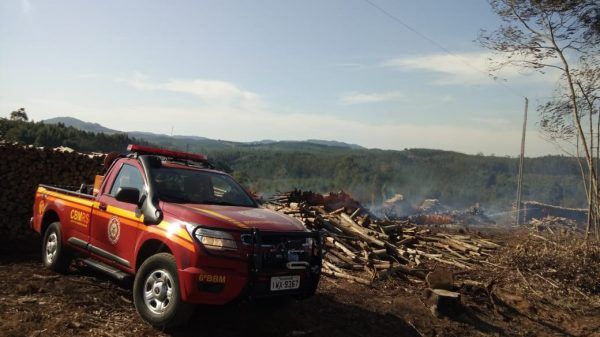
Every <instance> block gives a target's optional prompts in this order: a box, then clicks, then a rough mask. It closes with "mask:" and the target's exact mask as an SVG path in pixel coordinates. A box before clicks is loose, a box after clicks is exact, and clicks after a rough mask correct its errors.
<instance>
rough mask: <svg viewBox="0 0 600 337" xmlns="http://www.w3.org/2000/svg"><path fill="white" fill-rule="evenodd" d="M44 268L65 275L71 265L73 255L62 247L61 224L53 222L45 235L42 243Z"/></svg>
mask: <svg viewBox="0 0 600 337" xmlns="http://www.w3.org/2000/svg"><path fill="white" fill-rule="evenodd" d="M42 259H43V260H44V266H45V267H46V268H49V269H50V270H53V271H55V272H58V273H64V272H66V271H67V270H68V269H69V265H70V264H71V255H70V254H69V251H68V250H67V248H66V247H64V246H63V245H62V239H61V233H60V222H53V223H51V224H50V226H48V229H47V230H46V232H45V233H44V241H43V242H42Z"/></svg>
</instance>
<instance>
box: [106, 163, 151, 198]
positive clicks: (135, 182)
mask: <svg viewBox="0 0 600 337" xmlns="http://www.w3.org/2000/svg"><path fill="white" fill-rule="evenodd" d="M120 187H134V188H137V189H138V190H139V191H140V193H141V192H143V191H144V178H143V177H142V174H141V173H140V171H139V170H138V169H137V168H136V167H134V166H131V165H127V164H125V165H123V166H122V167H121V170H120V171H119V174H118V175H117V178H116V179H115V181H114V182H113V185H112V187H111V189H110V195H112V196H115V195H116V194H117V191H118V190H119V188H120Z"/></svg>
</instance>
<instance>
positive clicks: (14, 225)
mask: <svg viewBox="0 0 600 337" xmlns="http://www.w3.org/2000/svg"><path fill="white" fill-rule="evenodd" d="M101 171H102V157H101V156H88V155H84V154H79V153H75V152H61V151H55V150H53V149H40V148H34V147H24V146H21V145H15V144H6V143H4V144H0V177H2V178H1V179H0V216H1V217H2V221H0V240H2V241H6V242H11V241H12V242H17V243H18V242H19V241H20V240H22V239H24V238H27V237H30V236H31V235H32V232H31V229H30V228H29V219H30V217H31V215H32V208H33V199H34V195H35V190H36V188H37V185H38V184H51V185H61V186H75V187H78V186H80V184H82V183H92V182H93V181H94V176H95V175H96V174H98V173H100V172H101Z"/></svg>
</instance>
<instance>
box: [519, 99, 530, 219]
mask: <svg viewBox="0 0 600 337" xmlns="http://www.w3.org/2000/svg"><path fill="white" fill-rule="evenodd" d="M528 106H529V100H528V99H527V97H525V113H524V116H523V134H522V136H521V157H520V158H519V176H518V177H517V215H516V223H517V226H519V225H520V224H521V196H522V194H523V165H524V162H525V133H526V132H527V108H528Z"/></svg>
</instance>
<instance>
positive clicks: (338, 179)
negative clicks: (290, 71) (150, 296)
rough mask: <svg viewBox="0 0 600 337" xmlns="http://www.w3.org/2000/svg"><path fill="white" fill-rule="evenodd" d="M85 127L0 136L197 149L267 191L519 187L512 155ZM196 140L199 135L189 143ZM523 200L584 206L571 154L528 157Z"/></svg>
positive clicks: (103, 147) (486, 194) (17, 125)
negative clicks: (239, 139) (222, 138)
mask: <svg viewBox="0 0 600 337" xmlns="http://www.w3.org/2000/svg"><path fill="white" fill-rule="evenodd" d="M149 135H151V136H149V137H144V134H143V133H137V134H136V136H138V137H140V138H141V139H135V138H130V137H129V136H128V135H126V134H122V133H115V134H110V135H108V134H103V133H93V132H84V131H80V130H77V129H75V128H73V127H66V126H64V125H62V124H59V125H48V124H44V123H32V122H21V121H11V120H6V119H0V137H1V138H2V139H4V140H8V141H19V142H22V143H26V144H34V145H38V146H54V147H55V146H61V145H63V146H68V147H71V148H74V149H76V150H79V151H83V152H90V151H124V150H125V148H126V146H127V144H129V143H132V142H138V143H139V142H142V141H146V142H148V143H153V144H156V145H159V146H162V147H168V148H173V149H179V150H186V149H187V150H189V151H193V152H202V153H205V154H207V155H208V156H209V158H210V159H211V160H212V161H213V162H215V163H216V164H217V165H218V166H219V167H220V168H222V169H224V170H226V171H229V172H232V173H233V175H234V176H235V177H236V178H238V179H239V180H240V181H242V182H243V183H244V184H246V185H247V186H248V187H249V188H250V189H252V190H255V191H259V192H263V193H270V192H275V191H278V190H279V191H281V190H288V189H291V188H301V189H312V190H316V191H323V192H326V191H338V190H344V191H347V192H349V193H351V194H352V195H353V196H354V197H356V198H358V199H359V200H361V201H362V202H363V203H365V204H371V203H375V204H378V203H380V202H381V201H382V200H383V199H385V198H389V197H390V196H393V195H394V194H396V193H400V194H403V195H404V196H405V198H406V199H408V200H409V201H411V202H418V201H420V200H421V199H422V198H439V199H440V200H441V201H442V202H443V203H445V204H449V205H452V206H456V207H466V206H469V205H471V204H473V203H475V202H480V203H481V204H482V205H483V206H484V207H488V208H498V209H507V208H509V207H510V204H511V202H512V201H513V200H514V198H515V194H516V192H515V191H516V179H515V177H516V175H517V163H518V160H517V159H515V158H507V157H495V156H478V155H466V154H462V153H457V152H449V151H439V150H426V149H410V150H404V151H391V150H375V149H362V148H352V147H346V146H331V145H328V144H318V143H311V142H264V143H263V142H261V143H236V142H226V141H217V140H210V139H206V138H201V137H188V138H185V139H184V140H183V141H182V138H181V137H168V136H157V135H155V134H149ZM192 139H196V140H197V142H193V141H192ZM524 199H525V200H528V199H531V200H538V201H542V202H547V203H551V204H557V205H563V206H569V207H583V206H584V205H585V194H584V192H583V187H582V183H581V176H580V173H579V167H578V166H577V163H576V161H575V160H574V159H573V158H569V157H562V156H548V157H539V158H528V159H526V162H525V178H524Z"/></svg>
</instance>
